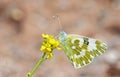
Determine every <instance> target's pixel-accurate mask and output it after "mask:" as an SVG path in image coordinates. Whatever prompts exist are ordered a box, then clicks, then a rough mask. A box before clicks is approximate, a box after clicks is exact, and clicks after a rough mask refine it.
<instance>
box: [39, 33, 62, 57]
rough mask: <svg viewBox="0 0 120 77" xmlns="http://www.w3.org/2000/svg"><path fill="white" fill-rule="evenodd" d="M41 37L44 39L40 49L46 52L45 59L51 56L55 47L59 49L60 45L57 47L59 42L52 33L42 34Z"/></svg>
mask: <svg viewBox="0 0 120 77" xmlns="http://www.w3.org/2000/svg"><path fill="white" fill-rule="evenodd" d="M42 37H43V38H44V40H43V43H42V46H41V47H40V50H41V51H43V52H44V53H45V54H46V58H47V59H50V58H52V57H53V53H52V52H53V50H54V49H55V48H57V49H58V50H60V47H59V44H60V43H59V41H57V40H56V39H55V38H54V36H52V35H48V34H42Z"/></svg>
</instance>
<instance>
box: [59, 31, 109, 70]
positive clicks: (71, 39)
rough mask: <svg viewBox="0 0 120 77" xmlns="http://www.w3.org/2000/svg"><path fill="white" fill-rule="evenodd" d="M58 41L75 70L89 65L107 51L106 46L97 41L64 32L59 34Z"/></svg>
mask: <svg viewBox="0 0 120 77" xmlns="http://www.w3.org/2000/svg"><path fill="white" fill-rule="evenodd" d="M58 40H59V41H60V43H61V47H62V48H63V50H64V52H65V54H66V55H67V57H68V59H69V60H70V61H71V63H72V64H73V66H74V67H75V68H80V67H82V66H85V65H87V64H89V63H91V62H92V60H93V59H94V58H95V57H96V56H99V55H101V54H102V53H103V52H104V51H105V50H106V49H107V45H106V44H105V43H103V42H101V41H99V40H96V39H92V38H88V37H85V36H80V35H76V34H68V35H67V34H66V33H65V32H64V31H62V32H60V33H59V35H58Z"/></svg>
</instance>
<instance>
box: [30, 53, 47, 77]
mask: <svg viewBox="0 0 120 77" xmlns="http://www.w3.org/2000/svg"><path fill="white" fill-rule="evenodd" d="M44 60H45V53H44V54H43V55H42V57H41V58H40V59H39V61H38V62H37V64H36V65H35V67H34V68H33V70H32V71H31V72H29V73H28V77H32V76H33V74H34V73H35V71H36V70H37V69H38V67H39V66H40V65H41V63H42V62H43V61H44Z"/></svg>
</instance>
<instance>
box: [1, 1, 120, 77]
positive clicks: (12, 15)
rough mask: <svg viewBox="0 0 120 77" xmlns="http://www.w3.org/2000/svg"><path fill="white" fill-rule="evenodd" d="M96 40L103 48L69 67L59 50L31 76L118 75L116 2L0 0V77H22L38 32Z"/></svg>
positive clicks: (35, 52)
mask: <svg viewBox="0 0 120 77" xmlns="http://www.w3.org/2000/svg"><path fill="white" fill-rule="evenodd" d="M55 15H59V17H60V21H61V25H62V29H63V30H64V31H66V32H67V33H68V34H71V33H72V34H80V35H83V36H87V37H91V38H97V39H100V40H102V41H104V42H106V43H107V44H108V49H107V51H106V52H105V53H104V54H103V55H101V56H100V57H97V58H96V59H95V61H94V62H93V63H91V64H90V65H88V66H86V67H83V68H80V69H77V70H76V69H74V68H73V66H72V65H71V64H70V62H69V60H68V59H67V57H66V55H65V54H64V52H63V51H57V50H55V51H54V57H53V58H52V59H51V60H49V61H45V62H44V63H43V64H42V65H41V66H40V68H39V69H38V70H37V72H36V73H35V74H34V77H120V0H0V77H27V73H28V72H29V71H31V70H32V68H33V67H34V65H35V64H36V62H37V61H38V60H39V58H40V56H41V55H42V52H41V51H40V50H39V47H40V45H41V42H42V37H41V34H42V33H47V34H52V35H56V34H57V33H59V30H60V29H61V26H60V25H59V24H58V21H57V20H56V19H54V18H53V16H55Z"/></svg>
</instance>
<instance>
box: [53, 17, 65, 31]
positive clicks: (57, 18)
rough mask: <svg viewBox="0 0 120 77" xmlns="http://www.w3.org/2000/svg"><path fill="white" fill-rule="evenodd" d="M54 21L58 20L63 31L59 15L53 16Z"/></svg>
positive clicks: (60, 29)
mask: <svg viewBox="0 0 120 77" xmlns="http://www.w3.org/2000/svg"><path fill="white" fill-rule="evenodd" d="M53 18H54V19H56V20H57V22H58V24H59V31H63V28H62V24H61V20H60V17H59V15H55V16H53Z"/></svg>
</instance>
